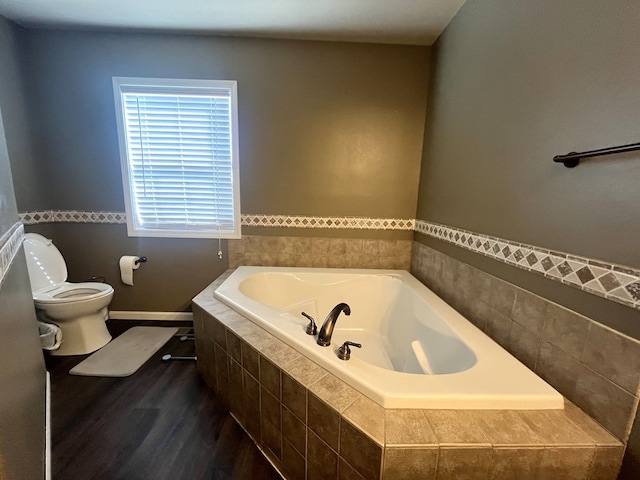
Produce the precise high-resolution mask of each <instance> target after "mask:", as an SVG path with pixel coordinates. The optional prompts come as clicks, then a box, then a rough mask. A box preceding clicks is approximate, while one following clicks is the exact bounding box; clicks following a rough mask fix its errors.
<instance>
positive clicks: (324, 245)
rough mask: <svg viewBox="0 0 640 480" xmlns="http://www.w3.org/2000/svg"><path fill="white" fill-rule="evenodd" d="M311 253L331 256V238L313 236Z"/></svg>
mask: <svg viewBox="0 0 640 480" xmlns="http://www.w3.org/2000/svg"><path fill="white" fill-rule="evenodd" d="M311 253H312V254H313V256H314V257H320V256H323V257H329V256H330V255H331V240H330V239H329V238H316V237H314V238H312V239H311Z"/></svg>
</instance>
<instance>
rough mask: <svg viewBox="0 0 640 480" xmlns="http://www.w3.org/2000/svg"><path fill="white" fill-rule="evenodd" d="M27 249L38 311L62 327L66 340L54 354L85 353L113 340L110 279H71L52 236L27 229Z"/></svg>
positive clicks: (25, 239)
mask: <svg viewBox="0 0 640 480" xmlns="http://www.w3.org/2000/svg"><path fill="white" fill-rule="evenodd" d="M24 237H25V238H24V243H23V245H24V251H25V254H26V257H27V268H28V270H29V280H30V281H31V291H32V293H33V301H34V303H35V306H36V309H37V311H38V315H39V316H42V314H44V315H45V318H43V319H42V320H43V321H46V322H49V323H54V324H56V325H58V327H60V330H61V331H62V344H61V345H60V348H59V349H57V350H52V351H51V352H50V353H51V354H52V355H83V354H86V353H91V352H93V351H95V350H98V349H99V348H101V347H103V346H105V345H106V344H107V343H109V341H110V340H111V335H110V334H109V331H108V330H107V326H106V324H105V320H106V319H107V316H108V311H107V306H108V305H109V303H111V299H112V298H113V287H112V286H111V285H107V284H106V283H99V282H83V283H69V282H67V281H66V280H67V265H66V263H65V261H64V258H63V257H62V254H61V253H60V250H58V249H57V248H56V246H55V245H54V244H53V242H52V241H51V240H49V239H48V238H45V237H43V236H42V235H38V234H37V233H27V234H25V236H24Z"/></svg>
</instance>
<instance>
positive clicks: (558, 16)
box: [415, 0, 640, 478]
mask: <svg viewBox="0 0 640 480" xmlns="http://www.w3.org/2000/svg"><path fill="white" fill-rule="evenodd" d="M639 20H640V3H638V2H635V1H624V0H620V1H614V2H601V1H598V0H565V1H562V2H557V1H553V0H540V1H536V2H530V1H526V0H468V1H467V2H466V4H465V5H464V6H463V7H462V9H461V10H460V11H459V13H458V15H457V16H456V17H455V18H454V20H453V21H452V23H451V24H450V25H449V26H448V27H447V29H446V30H445V32H444V34H443V35H442V36H441V37H440V39H439V40H438V42H437V43H436V44H435V45H434V48H433V56H432V77H431V84H430V92H429V99H428V105H429V108H428V112H427V120H426V128H425V140H424V151H423V158H422V170H421V178H420V190H419V199H418V209H417V212H418V213H417V217H418V218H419V219H423V220H427V221H431V222H436V223H442V224H445V225H450V226H453V227H458V228H462V229H467V230H471V231H474V232H479V233H484V234H489V235H494V236H497V237H502V238H505V239H509V240H513V241H517V242H523V243H527V244H532V245H536V246H539V247H544V248H549V249H553V250H557V251H564V252H567V253H572V254H576V255H581V256H586V257H590V258H596V259H601V260H605V261H609V262H613V263H618V264H622V265H629V266H632V267H635V268H638V267H640V248H638V238H640V209H638V204H639V203H640V188H639V187H638V185H639V180H640V154H639V153H638V152H636V153H630V154H625V155H619V156H615V157H604V158H601V159H587V160H585V161H584V162H583V163H582V164H581V165H579V166H578V167H577V168H575V169H567V168H565V167H564V166H562V165H558V164H554V163H553V162H552V158H553V156H554V155H558V154H563V153H567V152H570V151H581V150H590V149H597V148H603V147H607V146H614V145H620V144H626V143H632V142H638V141H640V136H639V133H638V132H639V130H638V125H640V95H638V85H640V56H639V55H638V53H637V52H638V51H640V29H638V22H639ZM415 238H416V240H417V241H418V242H420V243H422V244H425V245H428V246H429V247H431V248H434V249H436V250H438V251H440V252H443V253H445V254H447V255H449V256H451V257H454V258H456V259H458V260H460V261H462V262H465V263H467V264H470V265H472V266H475V267H476V268H479V269H481V270H482V271H484V272H488V273H490V274H492V275H495V276H496V277H499V278H502V279H505V280H507V281H509V282H511V283H513V284H515V285H517V286H520V287H522V288H525V289H527V290H529V291H532V292H534V293H536V294H538V295H541V296H543V297H545V298H548V299H550V300H552V301H554V302H557V303H560V304H562V305H565V306H568V307H569V308H571V309H573V310H575V311H577V312H580V313H582V314H584V315H586V316H588V317H591V318H593V319H595V320H597V321H598V322H600V323H603V324H605V325H608V326H611V327H613V328H614V329H616V330H618V331H620V332H623V333H625V334H628V335H631V336H634V337H636V338H640V314H639V313H638V312H637V311H636V310H633V309H631V308H628V307H625V306H622V305H617V304H613V302H609V301H607V300H604V299H600V298H595V297H594V296H592V295H588V294H585V293H583V292H580V291H578V290H575V289H572V288H570V287H567V286H564V285H560V284H558V283H557V282H553V281H551V280H547V279H545V278H543V277H541V276H537V275H535V274H532V273H528V272H524V271H521V270H517V269H516V268H514V267H511V266H508V265H505V264H502V263H499V262H496V261H493V260H491V259H488V258H486V257H483V256H480V255H477V254H474V253H471V252H468V251H464V250H461V249H460V248H457V247H454V246H451V245H449V244H445V243H444V242H441V241H439V240H434V239H432V238H428V237H425V236H423V235H420V234H416V237H415ZM603 348H604V347H603ZM638 424H640V421H639V420H636V428H635V429H634V430H633V431H632V434H631V438H630V441H629V446H628V449H627V455H626V458H625V464H624V466H623V475H622V476H621V478H637V474H638V465H640V441H639V440H638V439H639V438H640V435H639V433H638V427H637V425H638Z"/></svg>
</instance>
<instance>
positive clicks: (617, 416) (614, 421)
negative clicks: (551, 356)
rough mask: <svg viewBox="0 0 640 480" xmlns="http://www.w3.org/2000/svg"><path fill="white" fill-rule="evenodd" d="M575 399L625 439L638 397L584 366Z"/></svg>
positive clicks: (589, 412) (602, 423) (610, 430)
mask: <svg viewBox="0 0 640 480" xmlns="http://www.w3.org/2000/svg"><path fill="white" fill-rule="evenodd" d="M573 400H574V402H575V403H576V405H578V406H579V407H580V408H581V409H582V410H584V411H585V412H586V413H588V414H589V415H591V416H592V417H593V418H594V419H595V420H596V421H597V422H598V423H600V424H601V425H602V426H603V427H605V428H606V429H607V430H608V431H609V432H611V433H612V434H614V435H615V436H616V437H618V438H619V439H621V440H623V441H626V439H627V438H628V436H629V431H630V429H631V424H632V422H633V418H634V415H635V411H636V408H637V406H638V399H637V397H634V396H633V395H631V394H629V393H628V392H627V391H625V390H623V389H622V388H620V387H618V386H617V385H616V384H614V383H612V382H610V381H609V380H607V379H606V378H604V377H602V376H600V375H599V374H597V373H595V372H593V371H592V370H591V369H589V368H587V367H582V368H581V370H580V373H579V374H578V381H577V383H576V395H575V398H574V399H573Z"/></svg>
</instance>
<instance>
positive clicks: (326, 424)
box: [307, 393, 340, 451]
mask: <svg viewBox="0 0 640 480" xmlns="http://www.w3.org/2000/svg"><path fill="white" fill-rule="evenodd" d="M307 408H308V415H307V426H308V427H309V428H310V429H311V430H313V432H314V433H315V434H316V435H318V436H319V437H320V438H321V439H322V440H324V442H325V443H326V444H327V445H329V446H330V447H331V448H333V449H334V450H336V451H338V444H339V435H340V414H339V413H338V412H337V411H336V410H334V409H333V408H332V407H330V406H329V405H327V404H326V403H325V402H323V401H322V400H320V399H319V398H318V397H316V396H315V395H314V394H312V393H309V397H308V406H307Z"/></svg>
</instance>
